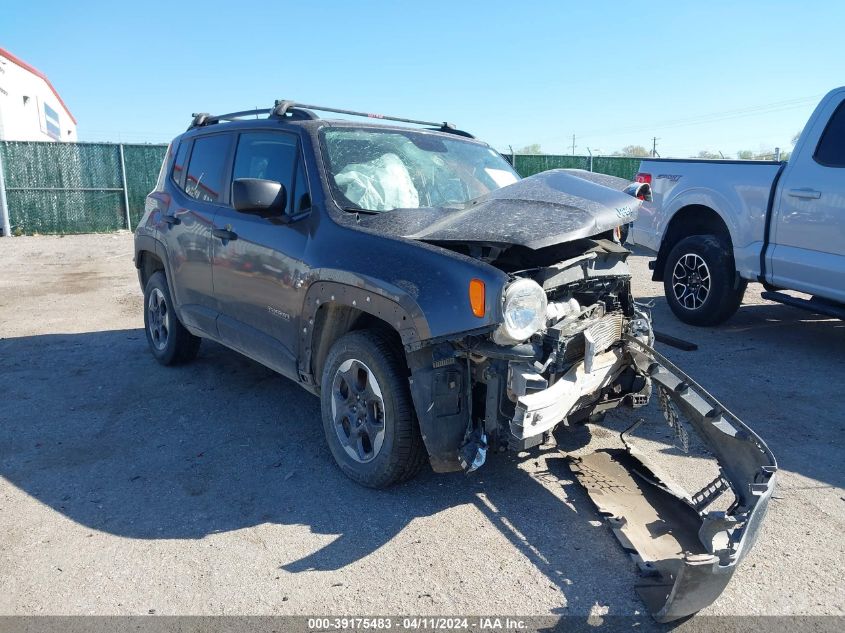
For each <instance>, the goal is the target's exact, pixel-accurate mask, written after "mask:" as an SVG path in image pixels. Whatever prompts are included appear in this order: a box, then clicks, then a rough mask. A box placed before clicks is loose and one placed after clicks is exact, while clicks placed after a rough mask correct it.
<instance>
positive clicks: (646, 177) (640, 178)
mask: <svg viewBox="0 0 845 633" xmlns="http://www.w3.org/2000/svg"><path fill="white" fill-rule="evenodd" d="M635 180H636V181H637V182H644V183H646V184H649V185H650V184H651V174H647V173H645V172H640V173H638V174H637V177H636V179H635Z"/></svg>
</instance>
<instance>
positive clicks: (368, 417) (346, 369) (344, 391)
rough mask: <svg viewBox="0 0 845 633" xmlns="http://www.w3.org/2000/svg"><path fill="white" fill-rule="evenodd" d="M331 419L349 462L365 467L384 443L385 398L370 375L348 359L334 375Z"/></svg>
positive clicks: (358, 363) (357, 363) (363, 366)
mask: <svg viewBox="0 0 845 633" xmlns="http://www.w3.org/2000/svg"><path fill="white" fill-rule="evenodd" d="M332 420H333V422H334V430H335V433H337V438H338V440H340V444H341V446H343V449H344V450H345V451H346V453H347V454H348V455H349V456H350V457H351V458H352V459H354V460H355V461H356V462H359V463H362V464H366V463H368V462H371V461H372V460H374V459H375V458H376V456H377V455H378V454H379V451H380V450H381V447H382V445H383V444H384V421H385V412H384V397H383V396H382V392H381V387H380V386H379V384H378V381H377V380H376V377H375V375H374V374H373V372H372V371H371V370H370V368H369V367H367V366H366V365H365V364H364V363H362V362H361V361H359V360H355V359H350V360H347V361H345V362H343V363H342V364H341V365H340V367H338V368H337V371H336V372H335V375H334V380H333V381H332Z"/></svg>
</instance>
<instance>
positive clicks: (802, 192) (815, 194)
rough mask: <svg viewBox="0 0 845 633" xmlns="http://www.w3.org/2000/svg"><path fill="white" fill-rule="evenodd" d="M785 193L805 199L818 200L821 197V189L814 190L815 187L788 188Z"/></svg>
mask: <svg viewBox="0 0 845 633" xmlns="http://www.w3.org/2000/svg"><path fill="white" fill-rule="evenodd" d="M787 193H788V194H789V195H790V196H792V197H793V198H804V199H807V200H818V199H819V198H821V197H822V192H821V191H816V190H815V189H807V188H804V189H790V190H789V191H787Z"/></svg>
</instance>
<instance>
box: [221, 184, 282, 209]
mask: <svg viewBox="0 0 845 633" xmlns="http://www.w3.org/2000/svg"><path fill="white" fill-rule="evenodd" d="M287 203H288V192H287V189H285V186H284V185H283V184H282V183H280V182H276V181H275V180H263V179H261V178H238V179H237V180H235V181H234V182H233V183H232V206H234V207H235V209H236V210H238V211H240V212H241V213H252V214H255V215H264V216H266V215H283V214H284V212H285V208H286V207H287Z"/></svg>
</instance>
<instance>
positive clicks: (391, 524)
mask: <svg viewBox="0 0 845 633" xmlns="http://www.w3.org/2000/svg"><path fill="white" fill-rule="evenodd" d="M131 244H132V236H131V235H130V234H128V233H118V234H114V235H87V236H72V237H64V238H59V237H23V238H15V239H1V240H0V271H2V273H0V274H2V276H0V337H2V338H0V376H2V387H0V388H1V389H2V393H3V394H4V397H3V403H2V408H0V475H2V477H0V614H147V613H152V612H155V613H157V614H312V615H313V614H358V615H360V614H371V615H375V614H383V615H401V614H407V613H415V614H443V615H449V614H523V615H530V614H536V615H550V614H555V615H557V614H560V615H567V614H568V615H578V616H587V615H590V614H593V615H594V616H595V615H605V614H609V615H635V616H637V619H639V620H640V621H641V623H642V626H641V627H640V628H646V629H650V628H653V627H654V625H653V623H652V622H651V620H650V618H649V617H648V616H646V615H645V614H644V606H643V604H642V602H641V601H640V600H639V598H638V597H637V595H636V593H635V592H634V589H633V585H634V582H635V580H636V572H635V568H634V565H633V564H632V563H631V562H630V560H629V559H628V557H627V555H626V554H625V553H624V552H623V551H622V549H621V548H620V547H619V545H618V544H617V542H616V540H615V539H614V538H613V536H612V534H611V532H610V531H609V530H608V529H607V528H606V527H605V526H604V525H602V524H600V523H599V522H597V521H596V519H597V517H596V515H595V512H594V510H593V506H592V504H591V503H590V501H589V499H588V498H587V496H586V494H585V493H584V491H583V490H582V489H581V488H580V487H579V485H578V484H577V483H575V481H574V479H573V477H572V476H571V475H570V473H569V470H568V468H567V466H566V462H565V459H564V458H563V457H561V454H560V452H559V451H557V450H550V451H546V452H545V453H542V454H540V455H532V456H531V457H530V458H521V459H520V458H517V457H505V456H494V457H492V458H491V459H490V460H489V461H488V464H487V466H485V468H484V469H483V470H482V471H481V472H480V473H478V475H477V476H472V477H465V476H464V475H462V474H454V475H435V474H433V473H431V472H430V471H428V470H426V471H424V472H423V474H422V475H421V476H420V477H419V478H418V479H416V480H414V481H413V482H410V483H408V484H405V485H403V486H400V487H397V488H394V489H391V490H389V491H386V492H374V491H370V490H365V489H363V488H360V487H358V486H357V485H355V484H353V483H352V482H350V481H349V480H347V479H346V477H344V476H343V475H342V474H341V473H340V471H339V470H338V469H337V468H336V467H335V466H334V464H333V462H332V460H331V456H330V454H329V451H328V449H327V447H326V445H325V443H324V440H323V437H322V429H321V427H320V422H319V412H318V401H317V399H316V398H314V397H313V396H311V395H309V394H307V393H306V392H305V391H304V390H301V389H300V388H299V387H297V386H295V385H294V384H293V383H291V382H289V381H287V380H285V379H284V378H282V377H280V376H278V375H276V374H274V373H272V372H270V371H269V370H267V369H264V368H263V367H261V366H259V365H257V364H256V363H254V362H252V361H250V360H247V359H245V358H243V357H241V356H239V355H237V354H236V353H234V352H230V351H228V350H226V349H224V348H223V347H221V346H219V345H216V344H210V343H208V342H205V343H203V348H202V351H201V353H200V357H199V359H198V360H197V361H196V362H195V363H194V364H192V365H189V366H187V367H182V368H178V369H166V368H163V367H160V366H159V365H158V364H157V363H156V362H155V361H154V360H153V358H152V356H151V355H150V354H149V353H148V352H147V349H146V341H145V338H144V333H143V330H142V312H141V309H142V300H141V293H140V290H139V288H138V283H137V278H136V275H135V269H134V267H133V266H132V261H131V259H132V254H131V250H132V247H131ZM646 262H647V259H646V258H645V257H641V256H637V257H634V259H633V265H634V269H635V290H636V292H637V294H638V296H639V297H640V298H643V299H645V298H654V300H655V304H656V305H655V309H654V315H655V322H656V325H657V327H658V329H660V330H663V331H665V332H666V333H669V334H672V335H675V336H678V337H681V338H685V339H687V340H691V341H693V342H695V343H697V344H698V345H699V346H700V349H699V350H698V351H696V352H681V351H678V350H675V349H671V348H666V347H665V346H659V348H660V349H661V351H663V352H664V353H665V354H667V355H668V356H669V357H670V358H671V359H673V360H674V361H675V362H676V363H678V364H679V365H680V366H681V367H682V368H684V369H685V370H686V371H687V372H688V373H689V374H691V375H692V376H693V377H694V378H696V379H697V380H698V381H699V382H700V383H701V384H703V385H704V386H705V387H707V388H708V389H709V390H710V391H711V392H712V393H714V394H715V395H716V396H717V397H718V398H720V399H721V400H722V401H723V402H724V403H725V404H726V405H727V406H729V407H730V408H731V409H732V410H734V412H735V413H737V414H738V415H739V416H740V418H742V419H743V420H745V421H746V422H747V423H748V424H749V425H750V426H751V427H752V428H754V429H755V430H756V431H757V432H758V433H760V435H761V436H762V437H763V438H764V439H765V440H766V441H767V442H768V443H769V446H770V447H771V448H772V450H773V451H774V453H775V455H776V456H777V458H778V460H779V463H780V466H781V468H782V471H781V475H780V480H779V488H778V491H777V493H776V498H775V499H774V500H773V501H772V504H771V505H770V510H769V516H768V520H767V522H766V524H765V526H764V530H763V533H762V535H761V537H760V540H759V541H758V543H757V546H756V548H755V550H754V551H753V552H752V554H751V555H750V557H749V558H748V559H747V560H746V562H745V564H744V565H743V566H742V567H740V569H739V571H738V572H737V574H736V575H735V576H734V579H733V581H732V583H731V584H730V586H729V587H728V589H727V590H726V592H725V593H724V594H723V595H722V597H721V598H720V599H719V600H718V602H717V603H716V604H715V605H713V606H712V607H710V608H709V609H707V610H706V613H710V614H784V615H785V614H815V615H822V614H833V615H843V614H845V581H843V579H842V570H843V569H845V536H844V535H845V490H843V487H845V469H844V468H843V464H844V463H845V460H843V456H845V450H843V445H845V440H843V437H845V433H843V431H845V389H843V387H845V323H842V322H840V321H835V320H830V319H827V318H823V317H818V316H815V315H811V314H808V313H804V312H801V311H798V310H795V309H793V308H788V307H785V306H781V305H777V304H772V303H769V302H765V301H763V300H761V299H760V296H759V290H760V288H759V286H756V285H755V286H752V287H751V289H750V290H749V293H748V295H747V296H746V305H745V306H744V307H743V308H742V309H741V310H740V312H739V313H738V315H737V316H736V317H734V318H733V319H732V320H731V321H730V322H729V323H728V324H727V325H726V326H724V327H721V328H717V329H694V328H690V327H687V326H684V325H683V324H681V323H679V322H678V321H677V320H675V319H674V317H673V316H672V315H671V313H670V312H669V310H668V308H667V307H666V304H665V301H664V300H663V298H662V288H661V287H660V286H659V285H658V284H655V283H653V282H651V281H650V280H649V278H650V273H649V272H648V270H647V268H646Z"/></svg>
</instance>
